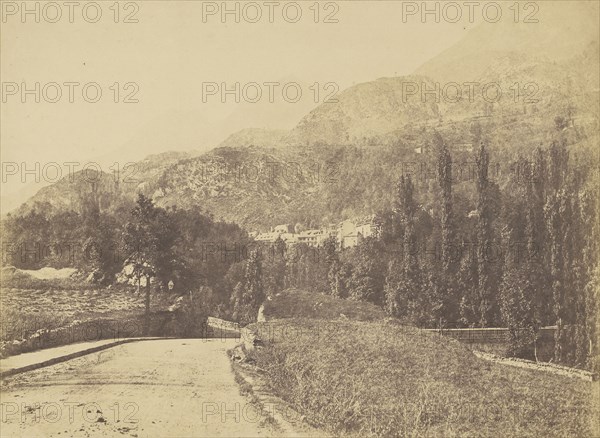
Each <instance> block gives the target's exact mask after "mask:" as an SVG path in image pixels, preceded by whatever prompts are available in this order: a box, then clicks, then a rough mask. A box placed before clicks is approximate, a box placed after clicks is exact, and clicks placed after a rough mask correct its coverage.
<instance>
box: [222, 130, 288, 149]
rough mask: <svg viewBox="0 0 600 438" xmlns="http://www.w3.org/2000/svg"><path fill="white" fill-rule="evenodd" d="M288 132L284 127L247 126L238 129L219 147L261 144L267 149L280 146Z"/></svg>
mask: <svg viewBox="0 0 600 438" xmlns="http://www.w3.org/2000/svg"><path fill="white" fill-rule="evenodd" d="M287 134H288V132H287V131H286V130H284V129H262V128H246V129H242V130H240V131H237V132H235V133H233V134H231V135H230V136H229V137H227V138H226V139H225V140H223V141H222V142H221V143H220V144H219V145H218V146H217V148H223V147H240V146H242V147H243V146H260V147H263V148H265V149H270V148H280V147H282V146H283V138H284V137H285V136H286V135H287Z"/></svg>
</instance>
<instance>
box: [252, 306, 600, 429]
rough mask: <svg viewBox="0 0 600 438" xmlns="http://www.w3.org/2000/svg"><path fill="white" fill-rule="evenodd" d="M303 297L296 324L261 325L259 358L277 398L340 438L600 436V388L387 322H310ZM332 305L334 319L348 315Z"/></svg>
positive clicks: (287, 321)
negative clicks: (492, 359)
mask: <svg viewBox="0 0 600 438" xmlns="http://www.w3.org/2000/svg"><path fill="white" fill-rule="evenodd" d="M297 297H298V300H299V301H301V302H303V303H304V304H301V303H299V304H298V305H297V306H295V307H294V310H293V314H294V318H290V319H274V320H271V321H267V322H265V323H257V324H255V325H254V326H253V328H255V329H256V330H257V331H258V332H259V334H260V335H261V336H262V338H263V341H264V343H265V346H264V347H263V348H259V349H255V350H253V351H252V352H250V355H251V358H252V359H254V360H255V361H256V365H257V367H258V368H259V369H261V370H263V372H264V373H265V376H266V377H267V378H268V380H269V381H270V382H271V385H272V390H273V392H275V393H276V395H278V396H280V397H281V398H283V399H285V400H286V401H288V402H289V403H290V404H291V405H292V406H293V407H294V408H295V409H297V410H298V411H300V412H301V413H303V414H304V415H306V416H307V418H309V419H311V421H313V422H314V423H315V424H316V425H318V426H320V427H323V428H325V429H327V430H328V431H330V432H332V433H334V434H338V435H345V436H347V435H349V436H361V437H362V436H386V437H388V436H393V437H413V436H415V437H416V436H435V437H438V436H439V437H453V436H460V437H528V436H531V437H534V436H535V437H567V436H568V437H571V436H572V437H595V436H598V431H600V429H599V427H600V424H598V421H597V415H594V414H597V413H598V391H599V389H600V388H599V386H598V382H593V383H592V382H586V381H582V380H577V379H573V378H570V377H564V376H557V375H553V374H549V373H545V372H541V371H533V370H526V369H520V368H515V367H511V366H506V365H501V364H496V363H492V362H489V361H486V360H483V359H479V358H477V357H476V356H475V355H474V354H473V353H472V352H471V351H470V350H469V349H468V348H467V347H466V346H465V345H462V344H460V343H459V342H458V341H456V340H453V339H449V338H446V337H440V336H438V335H436V334H433V333H427V332H424V331H422V330H419V329H416V328H411V327H406V326H402V325H399V324H398V323H396V322H394V321H393V320H387V321H384V320H378V318H379V314H378V313H375V314H373V315H372V318H371V319H372V320H371V321H353V320H351V319H348V320H339V319H338V320H336V321H327V320H324V319H318V318H313V317H312V316H313V315H314V313H313V312H312V310H311V314H310V316H308V315H307V316H306V317H301V315H300V314H299V310H298V309H299V308H301V307H299V306H305V305H306V302H307V301H308V299H307V298H306V297H305V296H304V295H301V296H297ZM318 299H319V300H320V299H321V296H318ZM331 300H332V299H331V298H330V297H329V300H328V301H327V303H328V306H329V307H330V308H329V310H326V311H325V314H328V315H329V314H335V313H337V312H338V310H339V309H340V308H341V306H345V303H341V302H340V303H336V302H335V301H331ZM291 301H293V295H288V296H287V297H286V304H287V305H289V304H293V303H291ZM272 304H274V307H279V306H280V305H281V304H282V302H281V301H275V302H274V303H272ZM338 304H339V306H338ZM309 307H310V306H309ZM271 310H273V309H271ZM284 313H286V312H281V311H278V310H276V311H275V312H273V313H271V315H273V314H278V315H281V314H284ZM319 313H320V312H317V314H319ZM346 315H347V316H348V317H350V316H351V313H350V312H348V313H347V314H346ZM359 317H360V318H361V319H369V318H366V315H364V314H363V313H362V312H359ZM593 397H595V398H593ZM594 422H595V423H594Z"/></svg>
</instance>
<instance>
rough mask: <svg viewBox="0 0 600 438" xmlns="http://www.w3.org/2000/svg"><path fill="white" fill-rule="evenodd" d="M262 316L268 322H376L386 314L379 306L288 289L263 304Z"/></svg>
mask: <svg viewBox="0 0 600 438" xmlns="http://www.w3.org/2000/svg"><path fill="white" fill-rule="evenodd" d="M264 316H265V319H266V320H267V321H268V320H271V319H282V318H313V319H324V320H327V321H330V320H334V319H337V318H341V319H352V320H356V321H378V320H383V319H384V318H385V316H386V315H385V312H384V311H383V309H382V308H381V307H379V306H376V305H374V304H371V303H366V302H359V301H356V302H353V301H346V300H340V299H338V298H334V297H332V296H331V295H324V294H316V293H310V292H306V291H302V290H297V289H291V290H286V291H284V292H282V293H280V294H278V295H276V296H275V297H273V298H272V299H271V300H268V301H265V309H264Z"/></svg>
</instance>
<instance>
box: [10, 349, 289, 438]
mask: <svg viewBox="0 0 600 438" xmlns="http://www.w3.org/2000/svg"><path fill="white" fill-rule="evenodd" d="M235 343H236V340H233V339H232V340H223V339H213V340H202V339H190V340H186V339H184V340H181V339H180V340H156V341H145V342H139V343H132V344H124V345H121V346H118V347H114V348H111V349H108V350H105V351H102V352H99V353H94V354H92V355H88V356H84V357H81V358H78V359H74V360H71V361H68V362H64V363H61V364H57V365H54V366H51V367H47V368H43V369H39V370H36V371H32V372H28V373H24V374H20V375H17V376H14V377H9V378H7V379H6V380H5V381H4V382H3V385H2V391H1V404H2V419H1V421H2V422H1V424H0V434H1V436H3V437H4V436H10V437H13V436H55V437H56V436H60V437H64V436H84V437H90V436H132V437H175V436H177V437H184V436H188V437H191V436H194V437H204V436H209V437H218V436H223V437H234V436H240V437H242V436H243V437H247V436H280V435H281V432H279V433H278V429H276V428H274V426H273V425H272V424H271V423H270V422H269V421H267V416H265V415H263V414H261V413H260V412H259V411H258V410H257V409H256V408H255V407H254V406H253V405H251V404H250V403H248V401H247V399H246V397H244V396H242V395H241V394H240V390H239V386H238V385H237V383H236V382H235V380H234V376H233V373H232V371H231V366H230V363H229V359H228V358H227V355H226V354H225V351H226V350H227V349H229V348H231V347H233V346H234V345H235Z"/></svg>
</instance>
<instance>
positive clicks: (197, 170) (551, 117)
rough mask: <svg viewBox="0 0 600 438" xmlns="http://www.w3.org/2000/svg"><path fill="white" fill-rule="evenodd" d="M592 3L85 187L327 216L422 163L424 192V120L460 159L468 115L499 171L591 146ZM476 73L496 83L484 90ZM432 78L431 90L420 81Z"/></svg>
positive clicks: (340, 213) (218, 206)
mask: <svg viewBox="0 0 600 438" xmlns="http://www.w3.org/2000/svg"><path fill="white" fill-rule="evenodd" d="M566 9H568V10H566ZM561 11H563V12H561ZM561 14H563V15H561ZM597 16H598V8H597V5H593V4H590V3H586V4H580V3H578V4H576V5H575V4H574V5H573V7H572V8H564V7H563V8H560V9H556V8H555V6H554V5H552V6H548V7H547V5H546V4H544V7H543V8H540V15H539V16H538V18H539V19H540V20H547V22H546V23H550V24H549V25H544V26H536V25H535V24H525V23H521V24H519V25H515V24H514V23H498V24H497V25H492V24H491V23H484V24H483V25H481V26H478V27H476V28H474V29H473V30H471V31H470V32H469V33H468V34H467V35H466V36H465V38H464V39H463V40H461V41H460V42H459V43H457V44H456V45H455V46H453V47H451V48H449V49H448V50H447V51H445V52H443V53H441V54H440V55H439V56H437V57H436V58H434V59H432V60H430V61H429V62H427V63H425V64H424V65H423V66H422V67H420V68H419V69H418V70H417V72H416V73H415V74H414V75H410V76H405V77H394V78H380V79H377V80H374V81H371V82H366V83H362V84H357V85H355V86H353V87H350V88H348V89H346V90H344V91H343V92H341V93H340V94H339V95H338V96H336V101H333V102H326V103H322V104H321V105H319V106H317V107H316V108H314V109H313V110H312V111H310V112H308V113H307V114H306V115H305V116H304V117H303V118H302V119H301V120H300V121H299V122H298V124H297V125H296V126H295V127H294V128H292V129H291V130H290V131H285V130H268V129H257V128H248V129H242V130H240V131H238V132H235V133H234V134H232V135H230V136H229V137H228V138H227V139H226V140H224V141H223V142H222V143H221V144H220V145H219V146H218V147H217V148H215V149H213V150H212V151H209V152H207V153H204V154H201V155H198V156H191V155H185V154H184V155H179V154H176V153H168V154H164V155H160V156H152V157H148V159H146V160H144V161H141V162H139V163H137V165H136V168H135V170H136V171H137V172H136V174H135V178H136V180H135V181H133V182H128V183H127V184H125V183H124V181H121V182H120V183H119V184H118V185H115V182H114V176H112V175H103V176H102V183H101V184H99V186H98V187H97V189H100V191H101V192H102V193H104V192H107V193H108V194H106V195H102V196H101V197H100V199H101V202H102V203H103V204H102V205H105V204H106V205H107V208H110V205H111V203H112V204H113V205H118V204H119V202H124V201H123V200H130V199H132V198H133V196H134V195H135V193H136V192H137V191H142V192H144V193H145V194H148V195H151V196H152V197H153V199H154V200H155V201H156V202H157V203H158V204H159V205H162V206H173V205H176V206H178V207H186V208H199V209H201V210H203V211H207V212H210V213H212V214H213V215H214V216H215V217H216V218H219V219H223V220H227V221H235V222H237V223H239V224H241V225H245V226H246V227H248V228H249V229H259V230H266V229H268V228H269V227H270V226H272V225H275V224H276V223H296V222H301V223H303V224H305V225H307V226H311V224H314V225H319V224H323V223H327V222H334V221H337V220H340V219H346V218H349V217H354V216H359V215H364V214H369V213H373V212H375V211H377V210H378V209H381V208H383V207H387V206H389V205H390V204H391V202H392V199H393V196H394V186H395V181H396V179H397V178H398V176H399V175H400V174H402V173H403V172H405V171H406V169H407V168H412V169H415V168H420V169H423V166H425V171H422V170H419V175H417V177H418V178H419V179H420V180H419V184H423V187H424V191H425V192H426V191H427V187H428V184H429V183H430V181H431V175H432V172H434V169H435V167H434V165H435V163H434V156H433V151H432V147H431V146H432V138H433V134H434V131H437V132H439V133H440V134H441V135H442V137H443V138H444V140H445V141H446V142H447V143H448V144H449V145H450V148H451V149H452V151H453V158H454V159H455V162H458V163H460V162H468V161H471V162H472V160H473V158H472V153H471V151H472V150H473V146H474V145H473V138H472V136H471V131H472V127H473V124H474V123H477V124H479V125H480V126H481V127H482V131H483V132H484V134H485V138H484V140H485V141H486V142H487V144H488V145H489V147H490V151H491V155H492V162H494V161H495V162H498V164H499V165H501V166H503V169H504V172H507V171H508V170H507V163H509V162H510V161H511V160H512V159H514V158H515V157H516V156H517V155H518V154H521V153H526V152H528V151H530V150H532V149H533V148H535V147H537V146H539V145H540V144H542V145H545V146H546V145H548V144H549V143H550V142H551V141H553V140H555V139H557V138H559V137H560V138H564V139H566V141H567V142H568V144H569V147H570V148H571V149H572V150H573V151H574V152H575V153H579V155H581V156H582V157H588V158H589V156H590V154H591V153H592V151H594V150H595V148H596V147H597V141H598V129H597V127H598V120H599V114H598V107H599V102H600V99H599V90H598V83H599V81H600V73H599V68H598V66H599V65H600V57H599V50H598V48H599V45H598V37H597V35H595V34H594V32H593V31H594V30H597V23H595V21H594V18H597ZM565 17H566V18H565ZM567 18H568V19H567ZM509 21H510V20H509ZM565 23H578V24H577V28H576V29H575V28H573V27H569V26H568V25H566V24H565ZM470 81H472V82H476V84H475V86H474V89H473V93H474V94H473V95H470V94H469V91H468V90H467V89H465V88H464V87H463V85H464V83H465V82H470ZM450 82H456V83H457V84H458V85H459V87H460V92H461V94H460V95H459V96H455V95H452V94H444V93H448V90H449V89H450V90H451V89H452V87H450V88H448V87H447V84H449V83H450ZM487 84H493V87H494V88H492V91H493V90H494V89H497V90H500V91H501V95H498V96H497V97H495V94H494V93H492V94H491V96H492V98H490V96H489V95H484V86H486V85H487ZM414 86H416V87H417V90H416V92H415V89H414V88H411V87H414ZM436 87H437V88H436ZM436 89H437V90H439V91H438V92H437V93H438V94H437V96H436V95H431V94H422V93H421V91H423V90H436ZM454 90H456V89H454ZM419 166H420V167H419ZM413 171H414V170H413ZM79 185H81V183H80V184H79ZM115 187H117V189H115ZM82 190H83V189H82V188H81V187H79V186H78V184H73V183H68V182H65V181H60V182H58V183H57V184H55V185H53V186H50V187H47V188H45V189H43V190H40V191H39V192H38V193H37V194H36V195H35V196H33V197H32V198H31V199H30V200H29V201H28V202H27V203H26V204H24V206H22V207H21V208H20V209H19V210H18V211H17V213H18V214H22V213H23V212H26V211H27V210H28V209H31V208H32V206H33V205H34V204H35V203H36V202H38V203H39V202H42V203H43V202H47V203H50V204H52V206H53V207H52V208H53V209H54V210H61V209H69V208H73V209H77V208H81V205H80V201H79V199H80V198H81V193H82ZM84 192H85V191H84ZM111 193H112V194H111ZM113 208H114V207H113Z"/></svg>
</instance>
